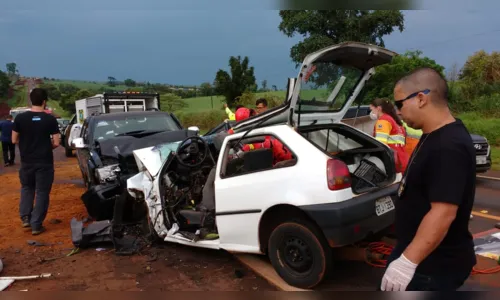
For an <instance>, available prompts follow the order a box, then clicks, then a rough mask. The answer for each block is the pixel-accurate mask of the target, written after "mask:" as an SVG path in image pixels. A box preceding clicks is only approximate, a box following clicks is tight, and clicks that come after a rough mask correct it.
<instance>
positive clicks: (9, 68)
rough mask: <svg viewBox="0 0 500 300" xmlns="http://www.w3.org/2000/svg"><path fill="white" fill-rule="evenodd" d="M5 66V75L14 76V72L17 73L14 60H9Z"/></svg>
mask: <svg viewBox="0 0 500 300" xmlns="http://www.w3.org/2000/svg"><path fill="white" fill-rule="evenodd" d="M5 66H6V68H7V75H8V76H9V77H12V76H15V75H16V74H18V73H19V70H18V69H17V64H16V63H15V62H11V63H8V64H6V65H5Z"/></svg>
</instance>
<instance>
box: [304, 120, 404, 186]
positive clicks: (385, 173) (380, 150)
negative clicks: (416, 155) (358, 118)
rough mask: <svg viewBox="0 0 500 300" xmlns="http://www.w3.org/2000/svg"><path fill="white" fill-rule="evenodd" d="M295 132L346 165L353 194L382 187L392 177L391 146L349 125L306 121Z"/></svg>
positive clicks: (394, 170)
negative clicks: (317, 123)
mask: <svg viewBox="0 0 500 300" xmlns="http://www.w3.org/2000/svg"><path fill="white" fill-rule="evenodd" d="M299 133H300V134H301V135H302V136H303V137H304V138H305V139H307V140H308V141H309V142H311V143H312V144H313V145H315V146H316V147H317V148H319V149H320V150H322V151H323V152H324V153H325V154H327V155H328V156H330V157H332V158H337V159H340V160H342V161H343V162H344V163H345V164H346V165H347V167H348V169H349V172H350V175H351V180H352V184H351V188H352V190H353V193H355V194H361V193H365V192H367V191H370V190H372V189H378V188H381V187H384V186H386V185H388V184H390V183H392V182H393V181H394V179H395V176H396V168H395V162H394V156H393V154H392V152H391V150H390V149H388V148H387V147H385V146H384V145H383V144H381V143H379V142H378V141H376V140H374V139H373V138H370V137H368V136H366V135H364V134H362V133H360V132H359V131H357V130H355V129H353V128H351V127H349V126H346V125H344V124H338V123H334V124H325V125H310V126H304V127H300V128H299Z"/></svg>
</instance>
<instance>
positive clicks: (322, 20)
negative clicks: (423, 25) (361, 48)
mask: <svg viewBox="0 0 500 300" xmlns="http://www.w3.org/2000/svg"><path fill="white" fill-rule="evenodd" d="M279 14H280V16H281V19H282V21H281V23H280V24H279V27H278V28H279V30H280V31H282V32H283V33H284V34H286V35H287V36H288V37H293V36H294V35H295V34H301V35H302V36H304V40H303V41H301V42H299V43H297V44H296V45H295V46H293V47H292V48H291V50H290V57H291V58H292V60H293V61H294V62H295V63H296V65H297V66H299V65H300V64H301V63H302V61H303V60H304V58H305V57H306V55H307V54H309V53H311V52H314V51H317V50H319V49H321V48H324V47H327V46H331V45H333V44H338V43H341V42H346V41H357V42H364V43H370V44H375V45H379V46H382V47H383V46H384V45H385V44H384V40H383V37H384V36H385V35H388V34H391V33H392V32H393V31H394V28H399V31H400V32H402V31H403V30H404V16H403V14H402V13H401V12H400V11H397V10H376V11H368V10H281V11H280V13H279Z"/></svg>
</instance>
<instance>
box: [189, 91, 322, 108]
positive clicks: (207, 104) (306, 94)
mask: <svg viewBox="0 0 500 300" xmlns="http://www.w3.org/2000/svg"><path fill="white" fill-rule="evenodd" d="M324 92H325V90H306V91H303V92H302V93H301V96H302V97H303V98H305V99H312V98H313V97H316V98H318V99H322V97H323V98H324V95H323V94H324ZM266 95H267V96H276V97H279V98H281V99H283V101H284V100H285V97H286V91H269V92H262V93H255V98H256V99H258V98H260V97H264V96H266ZM183 100H184V101H185V102H186V103H187V104H188V106H187V107H186V108H183V109H182V110H181V111H182V112H186V113H187V112H203V111H209V110H212V109H214V110H220V109H222V104H223V103H224V102H225V100H224V96H205V97H195V98H186V99H183ZM212 103H213V107H212Z"/></svg>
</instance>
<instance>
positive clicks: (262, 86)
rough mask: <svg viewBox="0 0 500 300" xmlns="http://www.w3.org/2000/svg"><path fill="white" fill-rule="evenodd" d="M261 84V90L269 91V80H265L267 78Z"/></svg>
mask: <svg viewBox="0 0 500 300" xmlns="http://www.w3.org/2000/svg"><path fill="white" fill-rule="evenodd" d="M260 85H261V87H260V90H261V91H263V92H267V91H269V90H268V89H267V80H265V79H264V80H262V83H261V84H260Z"/></svg>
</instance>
